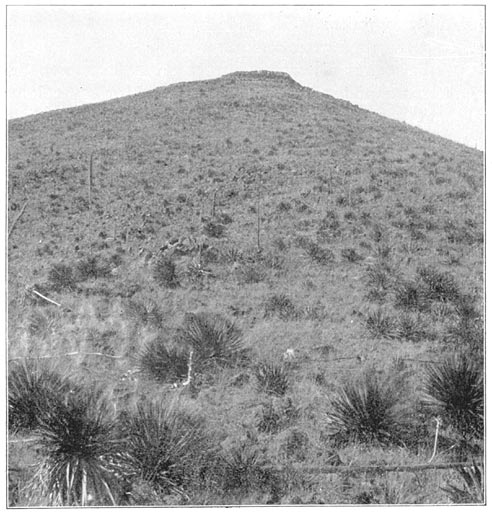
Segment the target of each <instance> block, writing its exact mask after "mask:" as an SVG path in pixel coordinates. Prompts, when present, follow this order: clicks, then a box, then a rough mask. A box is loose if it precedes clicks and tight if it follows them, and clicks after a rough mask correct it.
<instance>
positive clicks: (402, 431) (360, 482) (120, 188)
mask: <svg viewBox="0 0 492 512" xmlns="http://www.w3.org/2000/svg"><path fill="white" fill-rule="evenodd" d="M483 175H484V173H483V154H482V153H481V152H479V151H477V150H474V149H471V148H468V147H466V146H463V145H460V144H457V143H454V142H451V141H449V140H446V139H443V138H440V137H438V136H435V135H432V134H430V133H427V132H424V131H422V130H419V129H417V128H414V127H412V126H409V125H406V124H405V123H400V122H396V121H393V120H390V119H387V118H384V117H382V116H379V115H377V114H375V113H371V112H368V111H366V110H363V109H361V108H359V107H357V106H356V105H352V104H350V103H348V102H346V101H342V100H339V99H335V98H333V97H331V96H329V95H326V94H321V93H319V92H316V91H313V90H311V89H309V88H306V87H303V86H301V85H300V84H298V83H296V82H295V81H294V80H293V79H292V78H290V77H289V76H288V75H286V74H283V73H270V72H244V73H242V72H240V73H233V74H230V75H226V76H224V77H221V78H218V79H216V80H208V81H201V82H191V83H181V84H175V85H171V86H169V87H163V88H158V89H155V90H153V91H149V92H146V93H142V94H137V95H134V96H128V97H125V98H119V99H115V100H112V101H108V102H104V103H100V104H95V105H86V106H82V107H77V108H72V109H65V110H59V111H53V112H47V113H44V114H39V115H35V116H30V117H25V118H21V119H14V120H11V121H9V123H8V213H9V215H8V229H9V237H8V265H9V267H8V437H9V439H8V440H9V444H8V446H9V453H8V469H9V503H10V505H11V506H19V507H31V506H41V507H42V506H49V505H64V506H84V505H92V506H106V505H114V504H116V505H120V506H125V505H129V506H145V505H153V506H170V505H225V504H229V505H232V504H242V505H252V504H284V505H285V504H297V505H300V504H435V503H440V504H449V503H480V502H482V501H483V496H484V489H483V478H482V476H483V465H482V462H483V403H484V387H483V381H484V375H483V373H484V368H483V348H484V347H483V343H484V336H483V299H484V290H483V224H484V219H483V209H484V208H483ZM19 214H21V215H20V216H19ZM429 461H432V463H433V464H440V465H446V464H448V463H449V464H450V463H454V462H466V464H467V465H466V466H465V467H455V468H453V467H451V466H450V467H448V468H447V469H446V468H444V469H443V468H441V469H433V470H428V471H427V472H426V473H425V477H422V473H419V472H416V471H413V472H412V471H410V472H391V471H384V470H383V469H384V467H386V468H389V467H393V466H412V465H421V464H427V463H429ZM346 466H351V467H354V468H355V467H358V466H377V467H380V468H381V470H380V471H377V472H363V471H359V472H357V471H352V472H347V471H344V470H343V468H344V467H346ZM327 471H329V472H328V473H326V472H327ZM324 472H325V473H324Z"/></svg>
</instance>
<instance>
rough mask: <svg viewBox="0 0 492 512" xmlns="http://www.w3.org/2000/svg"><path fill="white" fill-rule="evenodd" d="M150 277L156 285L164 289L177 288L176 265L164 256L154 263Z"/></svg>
mask: <svg viewBox="0 0 492 512" xmlns="http://www.w3.org/2000/svg"><path fill="white" fill-rule="evenodd" d="M152 275H153V277H154V279H155V280H156V281H157V283H158V284H159V285H161V286H162V287H164V288H177V287H178V286H179V280H178V275H177V272H176V264H175V263H174V261H173V260H172V259H171V258H169V257H167V256H165V255H161V256H160V257H159V258H158V259H157V261H156V262H155V265H154V268H153V270H152Z"/></svg>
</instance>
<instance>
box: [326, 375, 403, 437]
mask: <svg viewBox="0 0 492 512" xmlns="http://www.w3.org/2000/svg"><path fill="white" fill-rule="evenodd" d="M397 399H398V398H397V394H396V393H395V390H394V389H393V388H392V386H390V385H388V384H384V383H382V382H380V381H379V380H378V379H377V378H376V377H375V376H374V374H372V373H366V374H365V375H364V376H363V378H362V379H360V380H359V381H358V382H351V383H348V384H345V385H344V386H342V387H341V388H340V389H339V390H338V392H337V393H336V394H335V396H334V397H333V398H332V399H331V404H330V410H329V412H328V425H329V431H330V433H331V434H332V435H334V436H335V439H336V441H338V442H342V443H348V442H353V441H359V442H368V443H369V442H379V443H384V444H385V443H390V442H394V441H396V433H397V432H398V430H399V416H398V412H397V408H396V406H397Z"/></svg>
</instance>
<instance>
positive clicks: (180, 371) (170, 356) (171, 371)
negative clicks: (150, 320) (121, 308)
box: [139, 337, 189, 382]
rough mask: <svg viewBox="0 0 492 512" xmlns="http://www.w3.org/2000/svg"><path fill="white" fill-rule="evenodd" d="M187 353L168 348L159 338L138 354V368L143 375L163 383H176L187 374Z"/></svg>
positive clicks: (178, 349)
mask: <svg viewBox="0 0 492 512" xmlns="http://www.w3.org/2000/svg"><path fill="white" fill-rule="evenodd" d="M188 363H189V351H187V350H184V349H183V348H181V347H175V346H170V345H168V344H167V343H166V341H165V340H164V339H163V338H161V337H156V338H154V339H152V340H151V341H150V342H148V343H147V344H146V345H145V346H144V347H143V349H142V350H141V351H140V354H139V367H140V370H141V371H142V372H143V373H146V374H147V375H149V376H150V377H152V378H154V379H156V380H158V381H163V382H170V381H173V382H174V381H176V380H179V379H183V378H185V377H186V375H187V373H188Z"/></svg>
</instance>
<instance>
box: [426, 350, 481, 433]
mask: <svg viewBox="0 0 492 512" xmlns="http://www.w3.org/2000/svg"><path fill="white" fill-rule="evenodd" d="M483 397H484V388H483V376H482V373H481V371H480V369H479V368H478V367H477V365H476V364H475V363H474V362H473V361H472V360H471V359H470V358H469V357H468V356H466V355H464V354H458V355H455V356H453V357H450V358H448V359H447V360H445V361H444V362H443V363H442V364H440V365H432V366H430V367H429V368H428V369H427V376H426V381H425V384H424V397H423V398H424V403H425V404H426V405H427V406H429V407H431V408H432V409H433V410H434V412H435V413H436V414H439V415H440V416H442V417H443V419H444V420H445V421H447V422H448V423H449V424H450V425H451V426H452V427H454V428H455V429H456V430H457V431H458V432H459V433H460V435H462V436H463V437H464V438H470V437H474V436H481V435H482V434H483Z"/></svg>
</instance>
